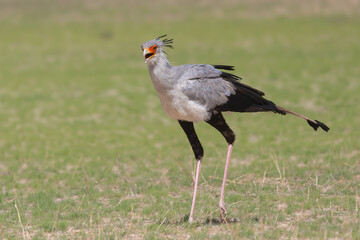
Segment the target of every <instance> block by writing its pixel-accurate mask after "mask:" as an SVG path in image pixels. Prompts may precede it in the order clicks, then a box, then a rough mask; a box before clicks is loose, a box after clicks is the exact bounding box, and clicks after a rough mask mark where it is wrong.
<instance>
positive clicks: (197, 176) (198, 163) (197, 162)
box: [189, 159, 201, 223]
mask: <svg viewBox="0 0 360 240" xmlns="http://www.w3.org/2000/svg"><path fill="white" fill-rule="evenodd" d="M200 165H201V159H200V160H197V161H196V173H195V185H194V195H193V200H192V204H191V211H190V217H189V223H192V222H193V221H194V209H195V200H196V192H197V188H198V183H199V175H200Z"/></svg>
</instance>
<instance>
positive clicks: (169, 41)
mask: <svg viewBox="0 0 360 240" xmlns="http://www.w3.org/2000/svg"><path fill="white" fill-rule="evenodd" d="M166 36H167V35H166V34H165V35H162V36H160V37H157V38H156V40H160V39H161V38H164V37H166ZM161 41H162V42H163V43H164V46H165V47H168V48H174V47H173V45H172V44H173V43H174V39H168V38H165V39H163V40H161Z"/></svg>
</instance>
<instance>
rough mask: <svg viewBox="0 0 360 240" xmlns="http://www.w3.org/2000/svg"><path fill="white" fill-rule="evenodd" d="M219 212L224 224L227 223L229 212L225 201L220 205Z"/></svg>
mask: <svg viewBox="0 0 360 240" xmlns="http://www.w3.org/2000/svg"><path fill="white" fill-rule="evenodd" d="M219 210H220V215H221V219H222V220H223V221H224V222H226V215H227V211H226V206H225V203H224V202H223V201H220V203H219Z"/></svg>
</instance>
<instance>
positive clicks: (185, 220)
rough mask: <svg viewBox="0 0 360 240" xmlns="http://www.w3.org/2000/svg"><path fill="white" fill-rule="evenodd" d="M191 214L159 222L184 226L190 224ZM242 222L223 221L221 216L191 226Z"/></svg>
mask: <svg viewBox="0 0 360 240" xmlns="http://www.w3.org/2000/svg"><path fill="white" fill-rule="evenodd" d="M188 221H189V214H186V215H185V216H184V217H182V218H180V219H178V220H175V221H171V220H163V221H161V222H159V224H160V225H184V224H189V223H188ZM251 221H253V222H259V218H257V217H254V218H252V219H251ZM240 222H241V220H240V218H237V217H226V221H224V219H222V218H221V217H220V216H219V217H216V218H213V217H207V218H206V220H205V221H201V219H197V220H196V219H195V222H194V223H193V224H191V225H194V226H205V225H213V226H215V225H221V224H236V223H240Z"/></svg>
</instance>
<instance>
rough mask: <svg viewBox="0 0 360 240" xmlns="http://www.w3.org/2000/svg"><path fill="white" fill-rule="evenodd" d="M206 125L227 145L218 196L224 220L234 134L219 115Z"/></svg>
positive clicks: (215, 114)
mask: <svg viewBox="0 0 360 240" xmlns="http://www.w3.org/2000/svg"><path fill="white" fill-rule="evenodd" d="M207 123H209V124H210V125H211V126H213V127H214V128H216V129H217V130H218V131H219V132H220V133H221V134H222V135H223V136H224V138H225V139H226V141H227V143H228V144H229V145H228V151H227V155H226V161H225V169H224V177H223V182H222V185H221V194H220V202H219V209H220V214H221V217H222V218H223V219H224V220H225V215H226V206H225V202H224V197H225V186H226V177H227V174H228V169H229V163H230V158H231V152H232V148H233V144H234V142H235V133H234V132H233V131H232V130H231V129H230V127H229V126H228V125H227V123H226V121H225V119H224V117H223V116H222V114H221V113H214V114H213V116H212V117H211V119H210V120H209V121H207Z"/></svg>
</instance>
